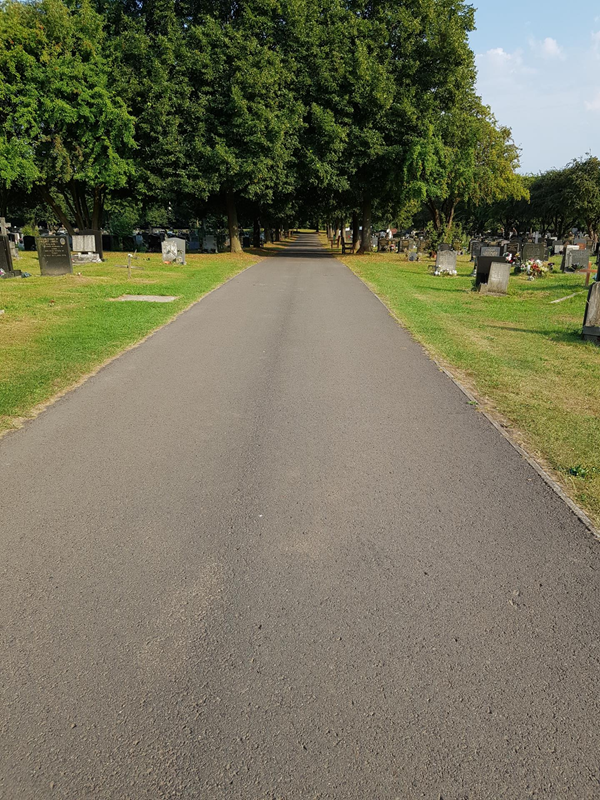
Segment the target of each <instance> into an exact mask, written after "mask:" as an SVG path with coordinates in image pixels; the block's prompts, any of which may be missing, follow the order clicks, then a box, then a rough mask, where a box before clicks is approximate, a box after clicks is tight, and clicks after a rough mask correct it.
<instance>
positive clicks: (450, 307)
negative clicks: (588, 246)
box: [334, 251, 600, 524]
mask: <svg viewBox="0 0 600 800" xmlns="http://www.w3.org/2000/svg"><path fill="white" fill-rule="evenodd" d="M334 252H335V251H334ZM343 261H344V263H346V264H347V265H348V266H349V267H350V269H351V270H353V272H355V273H356V274H357V275H358V276H359V277H360V278H362V279H363V280H364V281H365V282H366V283H367V284H368V285H369V286H370V287H371V288H372V290H373V291H374V292H375V293H376V294H377V295H378V296H379V297H381V299H382V300H383V301H384V302H385V303H386V304H387V306H388V307H389V308H390V309H391V310H392V311H393V312H394V313H395V314H396V316H397V317H398V318H399V320H400V321H401V322H402V324H403V325H404V326H405V327H406V328H407V329H408V330H410V331H411V333H412V334H413V335H414V336H415V338H416V339H417V340H418V341H420V342H421V343H422V344H423V345H424V346H425V347H426V348H427V349H428V350H429V352H431V353H432V355H434V356H435V357H436V358H437V359H439V360H440V361H441V362H443V363H445V364H447V365H448V366H449V368H450V369H451V370H452V371H453V373H454V374H456V375H457V377H459V378H460V379H461V380H462V381H463V382H464V383H465V384H466V385H467V386H469V387H470V388H471V389H473V390H474V392H475V393H476V395H477V396H478V397H480V398H481V400H482V402H483V403H485V404H486V405H487V406H488V407H489V408H490V409H492V410H495V411H496V413H498V414H499V415H501V416H502V417H504V419H505V420H506V421H507V422H508V423H509V425H510V427H511V428H512V432H513V435H514V437H515V438H516V439H517V440H519V441H521V443H522V444H523V445H524V446H525V447H526V449H527V450H528V451H529V452H531V453H533V454H534V455H535V456H536V457H537V458H538V459H539V460H540V461H541V462H542V463H543V464H544V465H545V466H546V467H547V468H549V469H550V471H551V472H552V473H553V474H554V476H555V478H557V480H558V481H559V482H560V483H561V484H562V485H563V486H564V488H565V489H566V491H567V492H568V493H569V494H570V496H571V497H572V498H573V499H574V500H575V501H576V502H577V503H579V504H580V505H581V506H582V507H583V508H584V509H585V510H586V511H587V513H588V514H589V515H590V517H591V518H592V519H593V520H594V521H595V522H596V523H597V524H600V348H599V347H596V346H595V345H593V344H590V343H585V342H583V341H582V339H581V327H582V323H583V315H584V309H585V301H586V290H585V287H584V281H585V278H584V276H583V275H582V274H562V273H561V272H556V273H552V274H550V275H549V276H548V277H546V278H542V279H538V280H536V281H534V282H531V281H528V280H527V278H526V277H524V276H520V275H519V276H511V279H510V288H509V294H508V296H507V297H487V296H484V295H480V294H478V293H475V292H473V291H471V288H472V279H471V277H470V272H471V269H472V265H471V264H470V263H469V260H468V257H461V258H459V263H458V272H459V275H458V276H457V277H455V278H450V277H435V276H434V275H433V274H432V270H431V265H432V263H433V262H432V261H430V260H427V261H424V262H420V263H412V262H408V261H407V260H406V257H405V256H403V255H398V254H384V253H381V254H372V255H366V256H363V257H359V256H344V257H343ZM571 294H575V296H574V297H571V298H569V299H567V300H564V301H562V302H560V303H553V302H552V301H554V300H559V299H560V298H563V297H567V296H568V295H571ZM440 413H442V414H443V409H440Z"/></svg>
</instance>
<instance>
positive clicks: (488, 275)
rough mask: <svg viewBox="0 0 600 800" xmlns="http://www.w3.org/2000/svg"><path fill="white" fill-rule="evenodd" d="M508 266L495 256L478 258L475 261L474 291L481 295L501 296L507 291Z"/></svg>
mask: <svg viewBox="0 0 600 800" xmlns="http://www.w3.org/2000/svg"><path fill="white" fill-rule="evenodd" d="M509 278H510V264H509V263H508V262H507V261H501V260H500V259H498V257H497V256H480V257H479V259H478V260H477V275H476V278H475V289H476V290H477V291H479V292H481V293H482V294H493V295H503V294H506V293H507V291H508V281H509Z"/></svg>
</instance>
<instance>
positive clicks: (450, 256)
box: [434, 250, 457, 275]
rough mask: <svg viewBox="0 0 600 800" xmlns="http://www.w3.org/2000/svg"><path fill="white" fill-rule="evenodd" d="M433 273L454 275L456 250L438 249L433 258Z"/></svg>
mask: <svg viewBox="0 0 600 800" xmlns="http://www.w3.org/2000/svg"><path fill="white" fill-rule="evenodd" d="M434 274H435V275H456V274H457V272H456V252H455V251H454V250H438V254H437V257H436V260H435V273H434Z"/></svg>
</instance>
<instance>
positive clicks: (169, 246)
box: [161, 236, 185, 264]
mask: <svg viewBox="0 0 600 800" xmlns="http://www.w3.org/2000/svg"><path fill="white" fill-rule="evenodd" d="M161 247H162V260H163V261H164V262H165V264H185V239H178V238H177V237H176V236H174V237H173V238H172V239H165V240H164V242H162V245H161Z"/></svg>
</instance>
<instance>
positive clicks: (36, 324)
mask: <svg viewBox="0 0 600 800" xmlns="http://www.w3.org/2000/svg"><path fill="white" fill-rule="evenodd" d="M266 254H267V253H264V254H263V253H260V252H258V251H257V252H253V253H242V254H239V255H232V254H229V253H221V254H218V255H188V257H187V262H188V263H187V264H186V265H185V266H177V265H166V264H163V263H162V259H161V257H160V255H146V254H140V255H139V257H138V258H136V259H135V260H134V261H133V262H132V263H133V265H134V266H135V267H137V269H134V270H132V277H131V278H128V277H127V270H126V269H124V268H123V267H122V266H121V265H125V264H126V263H127V254H124V253H108V254H107V255H106V260H105V262H104V263H102V264H86V265H82V266H78V267H75V274H73V275H64V276H61V277H41V276H40V271H39V264H38V260H37V254H34V253H22V254H21V258H20V260H19V261H18V263H17V266H18V268H19V269H21V270H23V271H27V272H30V273H31V274H32V277H31V278H26V279H22V278H21V279H19V278H13V279H9V280H0V309H2V310H4V314H2V315H0V434H1V433H2V432H6V430H9V429H11V428H14V427H16V426H18V424H19V422H20V420H21V419H22V418H24V417H25V418H26V417H28V416H30V415H31V414H32V412H33V410H34V409H35V408H36V407H37V406H39V405H40V404H42V403H45V402H47V401H48V400H49V399H50V398H52V397H53V396H54V395H56V394H58V393H60V392H62V391H64V390H65V389H67V388H68V387H70V386H72V385H73V384H75V383H76V382H78V381H79V380H80V379H81V378H82V377H83V376H85V375H86V374H88V373H90V372H92V371H93V370H95V369H96V368H97V367H98V366H100V365H101V364H103V363H104V362H105V361H107V360H108V359H110V358H111V357H113V356H115V355H117V354H118V353H119V352H121V351H123V350H124V349H126V348H127V347H129V346H131V345H133V344H135V343H136V342H139V341H140V340H141V339H143V338H144V337H145V336H147V335H148V334H149V333H151V332H152V331H153V330H155V329H156V328H159V327H160V326H162V325H164V324H165V323H167V322H168V321H169V320H170V319H172V318H173V317H174V316H176V315H177V314H178V313H180V312H181V311H182V310H184V309H185V308H187V307H188V306H189V305H191V304H192V303H193V302H195V301H196V300H198V299H199V298H200V297H202V296H203V295H205V294H206V293H207V292H209V291H211V290H212V289H214V288H216V287H217V286H219V285H220V284H222V283H223V282H224V281H226V280H228V279H229V278H231V277H233V276H234V275H236V274H237V273H239V272H241V271H242V270H243V269H245V268H246V267H248V266H250V265H252V264H254V263H256V262H257V261H258V260H259V258H260V256H261V255H266ZM124 294H152V295H174V296H176V297H177V299H176V300H175V301H174V302H172V303H133V302H130V303H125V302H123V303H111V302H107V301H108V300H110V299H113V298H117V297H119V296H121V295H124Z"/></svg>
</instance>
